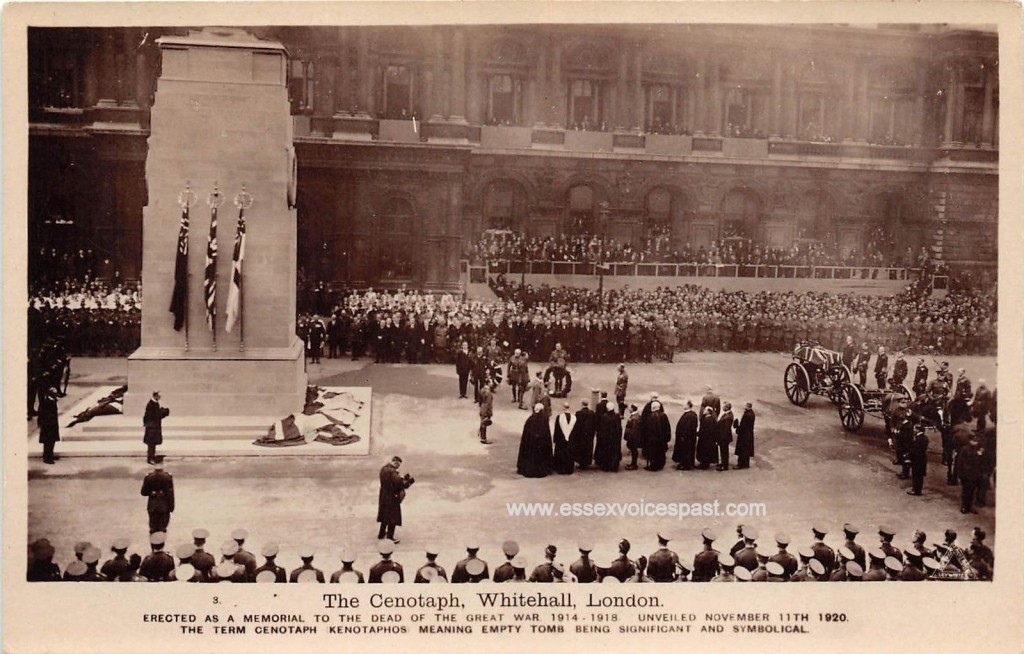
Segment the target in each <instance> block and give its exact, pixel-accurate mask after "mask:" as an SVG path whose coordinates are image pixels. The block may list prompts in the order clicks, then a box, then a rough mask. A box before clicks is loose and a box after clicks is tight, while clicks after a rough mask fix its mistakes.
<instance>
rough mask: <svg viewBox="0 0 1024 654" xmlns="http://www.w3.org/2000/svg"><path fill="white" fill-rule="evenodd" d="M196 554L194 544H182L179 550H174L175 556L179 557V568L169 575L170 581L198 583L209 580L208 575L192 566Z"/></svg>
mask: <svg viewBox="0 0 1024 654" xmlns="http://www.w3.org/2000/svg"><path fill="white" fill-rule="evenodd" d="M195 553H196V547H195V545H193V544H192V543H182V544H181V545H179V546H178V549H176V550H174V555H175V556H176V557H178V567H177V568H175V569H174V570H173V571H172V572H171V574H170V575H169V577H168V578H169V581H190V582H196V583H198V582H204V581H206V580H207V577H206V575H205V574H203V573H202V572H200V571H199V570H196V568H195V566H194V565H192V555H193V554H195ZM186 566H187V567H186ZM182 577H184V578H182Z"/></svg>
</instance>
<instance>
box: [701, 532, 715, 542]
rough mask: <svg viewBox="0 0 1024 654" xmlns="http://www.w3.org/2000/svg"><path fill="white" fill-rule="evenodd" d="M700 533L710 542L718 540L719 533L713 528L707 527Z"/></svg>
mask: <svg viewBox="0 0 1024 654" xmlns="http://www.w3.org/2000/svg"><path fill="white" fill-rule="evenodd" d="M700 535H701V538H703V539H704V540H706V541H708V542H709V543H713V542H715V541H716V540H718V534H716V533H715V532H714V530H712V529H705V530H704V531H702V532H700Z"/></svg>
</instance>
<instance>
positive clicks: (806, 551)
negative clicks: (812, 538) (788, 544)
mask: <svg viewBox="0 0 1024 654" xmlns="http://www.w3.org/2000/svg"><path fill="white" fill-rule="evenodd" d="M797 554H799V555H800V558H802V559H808V560H810V559H813V558H814V550H812V549H811V548H810V547H801V548H800V549H799V550H797Z"/></svg>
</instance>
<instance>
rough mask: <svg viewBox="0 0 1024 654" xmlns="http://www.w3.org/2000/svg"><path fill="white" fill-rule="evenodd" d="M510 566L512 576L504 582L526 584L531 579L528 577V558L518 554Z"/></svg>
mask: <svg viewBox="0 0 1024 654" xmlns="http://www.w3.org/2000/svg"><path fill="white" fill-rule="evenodd" d="M509 567H510V569H511V570H512V576H511V577H509V578H508V579H505V580H504V583H509V584H525V583H527V582H528V581H529V580H528V579H527V578H526V559H524V558H523V557H521V556H517V557H515V558H513V559H512V560H511V561H510V562H509Z"/></svg>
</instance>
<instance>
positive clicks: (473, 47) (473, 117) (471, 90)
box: [466, 35, 526, 125]
mask: <svg viewBox="0 0 1024 654" xmlns="http://www.w3.org/2000/svg"><path fill="white" fill-rule="evenodd" d="M480 96H481V93H480V42H479V38H478V37H477V36H475V35H470V37H469V71H468V78H467V80H466V117H467V118H468V119H469V122H471V123H473V124H474V125H480V124H482V123H483V122H484V119H483V115H482V111H481V104H480ZM521 106H522V107H526V104H525V102H524V103H522V105H521ZM522 118H523V117H522V116H519V119H520V120H522Z"/></svg>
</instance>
